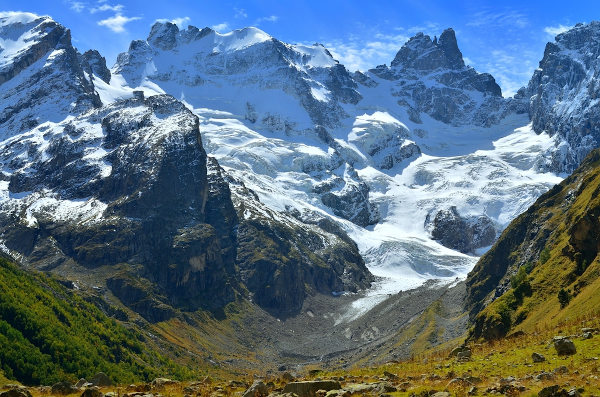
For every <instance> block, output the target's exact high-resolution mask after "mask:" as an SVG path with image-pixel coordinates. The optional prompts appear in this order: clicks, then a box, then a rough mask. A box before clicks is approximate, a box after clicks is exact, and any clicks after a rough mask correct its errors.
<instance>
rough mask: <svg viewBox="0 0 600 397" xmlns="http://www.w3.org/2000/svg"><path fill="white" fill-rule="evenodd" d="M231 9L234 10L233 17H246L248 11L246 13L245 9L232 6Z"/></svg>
mask: <svg viewBox="0 0 600 397" xmlns="http://www.w3.org/2000/svg"><path fill="white" fill-rule="evenodd" d="M233 11H234V12H235V14H234V15H233V17H234V18H236V19H244V18H248V13H246V10H244V9H243V8H237V7H234V8H233Z"/></svg>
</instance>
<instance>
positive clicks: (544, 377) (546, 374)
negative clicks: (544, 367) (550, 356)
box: [534, 371, 555, 381]
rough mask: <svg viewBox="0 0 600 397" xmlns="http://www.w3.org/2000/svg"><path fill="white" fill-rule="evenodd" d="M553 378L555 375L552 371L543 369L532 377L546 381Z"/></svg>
mask: <svg viewBox="0 0 600 397" xmlns="http://www.w3.org/2000/svg"><path fill="white" fill-rule="evenodd" d="M554 378H555V376H554V374H553V373H551V372H546V371H544V372H540V373H539V374H537V375H536V376H535V378H534V379H535V380H537V381H548V380H554Z"/></svg>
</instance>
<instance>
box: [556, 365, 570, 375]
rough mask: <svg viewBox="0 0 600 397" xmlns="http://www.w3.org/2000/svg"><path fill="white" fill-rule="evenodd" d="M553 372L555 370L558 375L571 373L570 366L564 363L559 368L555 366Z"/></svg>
mask: <svg viewBox="0 0 600 397" xmlns="http://www.w3.org/2000/svg"><path fill="white" fill-rule="evenodd" d="M552 372H554V373H555V374H557V375H566V374H568V373H569V368H567V367H566V366H564V365H561V366H560V367H558V368H554V371H552Z"/></svg>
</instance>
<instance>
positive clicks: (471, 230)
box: [425, 207, 496, 253]
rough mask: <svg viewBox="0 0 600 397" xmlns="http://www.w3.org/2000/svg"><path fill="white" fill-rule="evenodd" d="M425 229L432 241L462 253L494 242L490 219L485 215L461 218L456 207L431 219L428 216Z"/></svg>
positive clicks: (494, 235)
mask: <svg viewBox="0 0 600 397" xmlns="http://www.w3.org/2000/svg"><path fill="white" fill-rule="evenodd" d="M425 227H426V228H428V229H430V230H431V237H432V238H433V239H434V240H438V241H439V242H440V243H441V244H442V245H444V246H446V247H448V248H452V249H455V250H457V251H460V252H463V253H468V252H474V251H475V250H476V249H477V248H482V247H487V246H490V245H492V244H493V243H494V241H495V240H496V229H495V228H494V223H493V222H492V220H491V219H490V218H488V217H486V216H485V215H481V216H472V217H462V216H461V215H460V214H459V213H458V211H457V209H456V207H450V208H449V209H447V210H441V211H438V212H437V213H436V214H435V216H434V217H433V219H432V217H431V216H430V215H428V216H427V219H426V220H425Z"/></svg>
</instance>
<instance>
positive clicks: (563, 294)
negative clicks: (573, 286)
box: [558, 288, 571, 309]
mask: <svg viewBox="0 0 600 397" xmlns="http://www.w3.org/2000/svg"><path fill="white" fill-rule="evenodd" d="M570 301H571V294H569V291H566V290H565V289H564V288H561V289H560V291H558V302H560V308H561V309H562V308H564V307H565V306H567V305H568V304H569V302H570Z"/></svg>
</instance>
